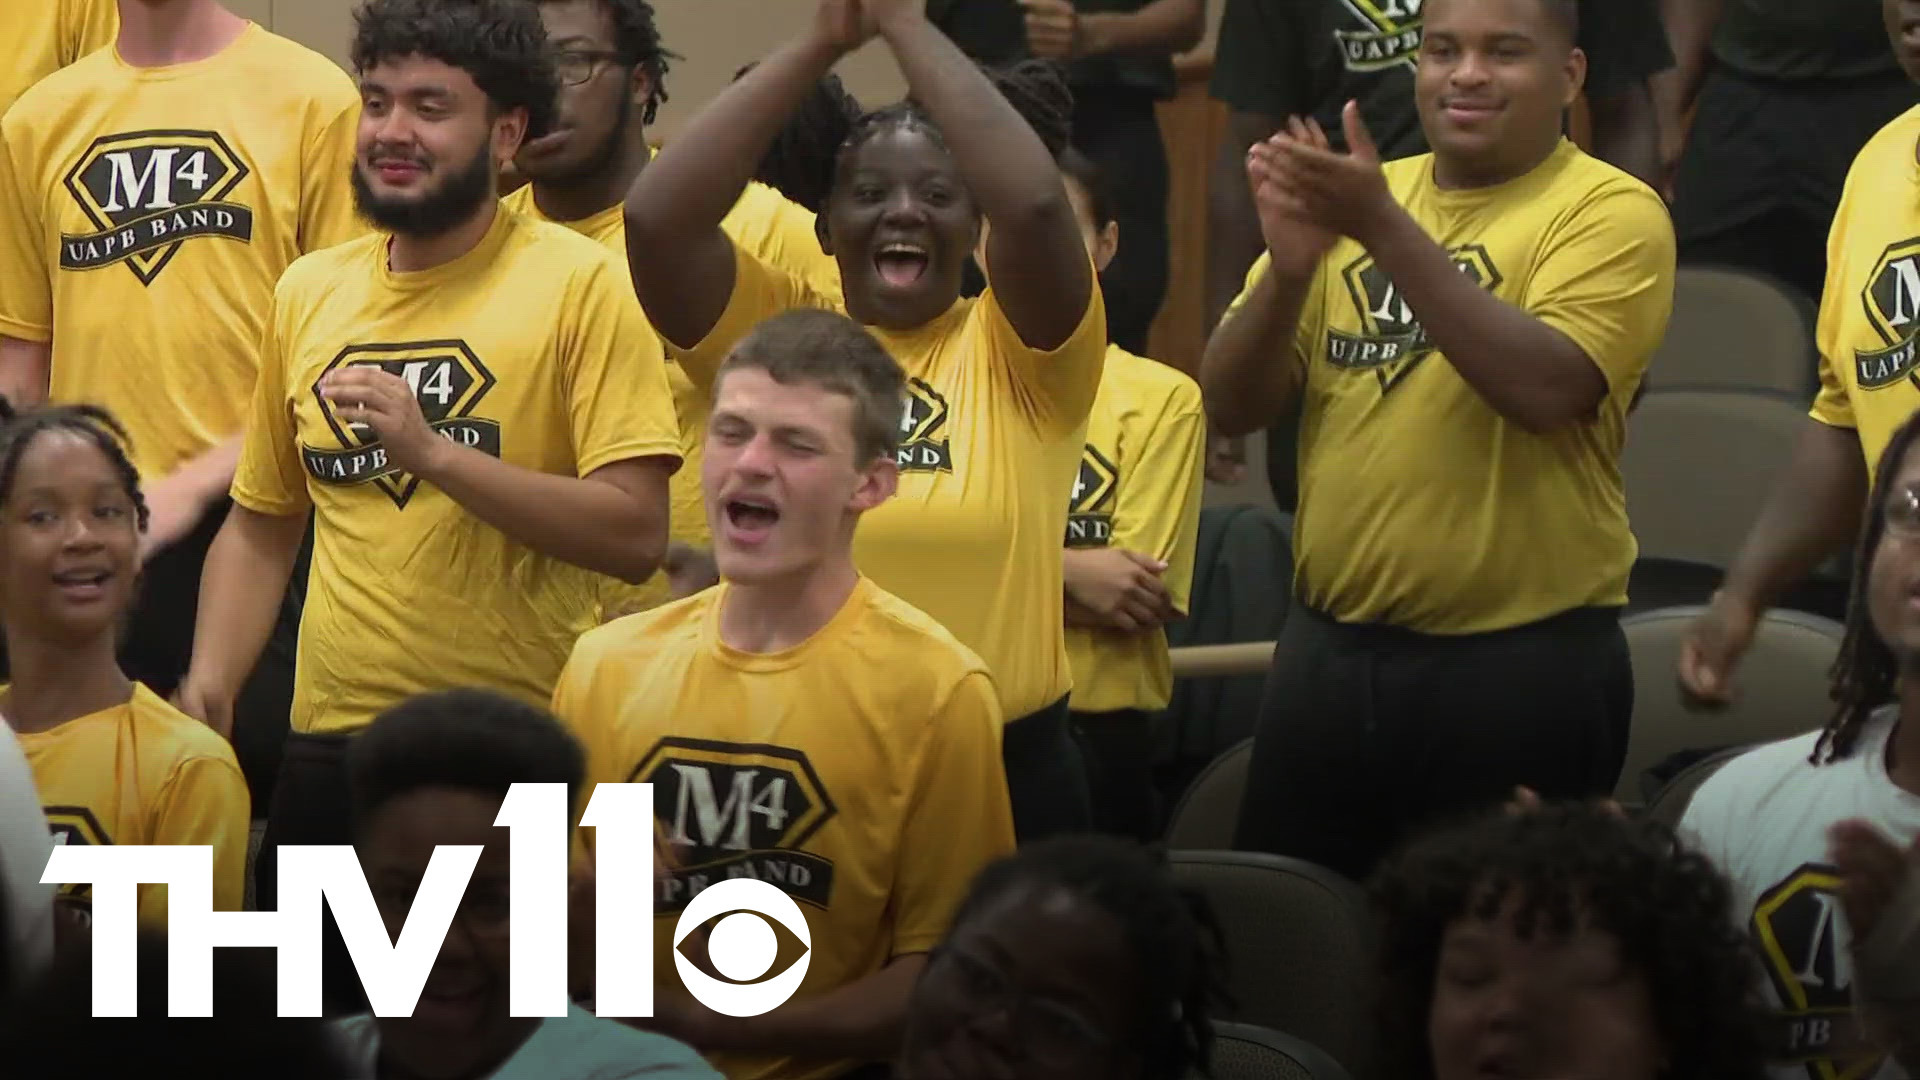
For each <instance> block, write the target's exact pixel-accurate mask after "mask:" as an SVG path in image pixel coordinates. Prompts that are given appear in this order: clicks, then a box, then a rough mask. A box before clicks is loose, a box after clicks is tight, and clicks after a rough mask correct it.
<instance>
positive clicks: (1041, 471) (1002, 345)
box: [626, 0, 1107, 839]
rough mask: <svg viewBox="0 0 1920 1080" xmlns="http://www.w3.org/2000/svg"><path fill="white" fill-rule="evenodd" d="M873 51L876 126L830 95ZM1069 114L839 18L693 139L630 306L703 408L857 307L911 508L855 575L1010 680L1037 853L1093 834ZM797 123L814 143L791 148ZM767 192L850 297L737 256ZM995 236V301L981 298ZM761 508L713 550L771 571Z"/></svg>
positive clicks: (774, 509) (785, 54)
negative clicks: (785, 338)
mask: <svg viewBox="0 0 1920 1080" xmlns="http://www.w3.org/2000/svg"><path fill="white" fill-rule="evenodd" d="M876 34H877V35H878V36H879V37H880V38H882V39H883V40H884V41H885V42H886V43H887V45H888V47H889V48H891V49H892V51H893V54H894V56H895V57H896V58H897V59H898V61H899V63H900V67H901V69H902V71H904V72H905V74H906V78H907V85H908V89H909V91H910V93H911V100H910V101H909V102H907V103H902V104H900V105H895V106H892V107H890V108H886V109H882V110H879V111H878V112H872V113H859V112H857V109H856V106H854V105H853V104H852V103H851V101H850V99H847V98H846V97H845V95H844V92H843V91H840V90H838V89H837V87H835V86H834V85H833V84H831V83H823V81H822V80H823V79H824V78H825V77H826V76H828V74H829V72H830V71H831V69H832V68H833V66H834V65H835V63H837V62H838V61H839V60H840V59H841V58H842V57H844V56H845V55H847V54H848V53H849V52H851V51H853V50H854V49H855V48H858V47H859V46H860V45H861V44H863V43H864V42H866V41H867V40H868V39H869V38H871V37H872V36H874V35H876ZM1071 115H1072V99H1071V94H1070V93H1068V91H1067V89H1066V84H1065V82H1064V80H1063V79H1062V78H1061V76H1060V73H1059V70H1058V69H1057V68H1055V67H1053V66H1051V65H1047V64H1026V65H1021V66H1019V67H1016V68H1010V69H1004V70H1002V71H999V72H996V73H993V74H991V75H989V74H987V73H983V72H982V71H981V70H980V69H979V68H978V67H977V66H975V65H974V63H973V62H972V61H970V60H968V59H967V58H966V57H965V56H963V55H962V54H961V53H960V51H959V50H958V49H957V48H956V47H955V46H954V45H953V43H952V42H951V41H949V40H947V38H946V37H945V36H944V35H943V34H941V33H940V31H939V30H937V29H936V28H934V27H933V26H932V25H931V24H930V23H928V22H927V20H926V17H925V14H924V12H923V11H922V10H921V4H920V3H918V2H915V0H820V2H819V7H818V11H817V14H816V18H815V21H814V24H813V26H812V27H811V28H810V30H809V31H808V32H807V33H806V34H804V35H801V36H800V37H798V38H796V39H795V40H793V41H791V42H789V43H787V44H786V45H784V46H782V47H781V48H780V49H779V50H778V51H776V52H775V53H773V54H772V55H771V56H769V57H768V58H767V59H766V60H764V61H762V62H761V63H760V64H758V65H756V66H755V67H754V68H753V69H752V70H751V71H749V72H747V73H746V74H745V75H744V76H743V77H741V78H740V79H739V80H737V81H736V82H734V83H733V85H731V86H730V87H728V88H727V90H726V91H725V92H724V93H722V94H721V95H720V96H719V97H717V98H715V99H714V101H713V102H712V103H711V104H709V105H708V106H707V107H706V108H705V109H704V110H703V111H702V112H701V113H700V114H699V115H698V116H696V117H695V118H694V119H693V120H691V121H690V122H689V123H688V125H687V127H686V130H685V131H684V132H683V133H682V134H681V135H680V137H678V138H676V139H674V140H673V142H671V143H669V144H668V145H667V146H666V148H665V149H663V150H662V151H661V152H660V154H659V156H658V157H656V158H655V159H654V160H653V161H652V162H651V163H650V164H649V165H648V166H647V168H646V170H645V171H644V172H643V173H641V175H640V178H639V180H638V181H637V182H635V184H634V186H633V189H632V191H631V192H630V193H629V195H628V196H627V202H626V218H627V257H628V261H629V264H630V266H631V268H632V271H633V282H634V288H635V290H636V291H637V292H638V294H639V297H640V300H641V303H642V305H643V306H644V307H645V308H646V310H647V312H648V314H649V315H650V316H651V317H652V320H653V323H654V327H655V329H656V330H658V331H659V333H660V335H661V337H662V338H663V339H664V340H665V341H666V342H667V345H668V349H669V351H670V352H672V353H673V354H674V355H675V357H676V358H677V359H678V360H679V362H680V364H681V365H682V367H683V369H684V370H685V371H686V373H687V375H688V377H689V378H691V379H692V380H693V381H694V383H695V385H696V386H698V387H701V388H702V389H706V390H708V391H709V392H710V390H711V387H712V384H713V379H714V373H715V371H716V370H717V369H718V367H719V365H720V363H721V361H722V360H724V359H725V358H726V356H727V355H728V353H729V351H730V350H731V349H732V348H733V347H734V345H735V344H736V343H737V342H739V341H740V340H741V339H742V338H743V337H745V336H746V334H747V333H748V332H749V331H750V330H752V329H753V327H754V326H756V325H757V324H759V323H760V322H761V321H763V320H765V319H767V318H769V317H771V316H773V315H776V314H778V313H780V312H781V311H783V310H786V309H789V308H796V307H824V308H830V309H838V310H844V311H845V312H846V313H847V314H848V315H850V316H851V317H852V318H853V319H855V320H856V321H858V322H859V323H861V324H862V325H864V326H865V327H866V328H867V329H868V331H870V332H871V333H872V334H873V335H874V337H875V338H876V339H878V340H879V341H880V342H881V344H882V345H883V346H885V347H886V349H887V350H888V351H889V352H890V353H891V354H892V355H893V356H894V358H895V359H897V360H898V361H899V362H900V365H901V367H902V368H904V369H905V371H906V374H907V376H908V401H907V414H906V419H905V421H904V426H903V431H902V435H903V439H902V445H901V447H900V450H899V452H898V455H897V458H898V467H899V472H900V477H899V493H898V495H897V496H896V497H895V498H893V499H892V500H891V501H890V502H888V503H887V504H885V505H883V506H881V507H879V508H878V509H876V510H873V511H871V512H870V513H868V514H867V515H866V516H865V518H864V519H863V521H862V523H861V527H860V530H859V532H858V533H857V534H856V538H855V541H854V545H855V550H854V555H855V560H856V562H857V564H858V566H859V568H860V570H861V572H862V573H863V574H865V575H867V576H868V577H871V578H872V579H873V581H874V583H875V584H877V585H878V586H880V587H881V588H882V589H885V590H886V591H888V592H891V593H893V594H894V595H896V596H899V597H900V598H902V599H904V600H906V601H907V602H908V603H910V604H912V605H913V606H915V607H917V608H919V609H921V610H922V611H924V612H926V613H927V614H928V615H931V616H933V618H934V619H936V620H937V621H939V622H940V623H941V624H942V625H944V626H945V627H946V628H947V629H948V630H949V631H951V632H952V633H953V635H954V636H955V637H957V638H958V639H959V640H960V642H961V643H962V644H964V645H966V646H968V647H969V648H971V649H972V650H973V651H974V652H976V653H978V654H979V655H980V656H981V658H982V659H984V660H985V661H986V663H987V665H988V667H989V668H990V669H991V670H992V672H993V675H994V680H995V683H996V685H997V690H998V692H999V695H1000V701H1001V705H1002V710H1003V712H1004V713H1005V714H1006V716H1007V717H1008V718H1009V719H1008V722H1007V727H1006V734H1005V740H1004V753H1005V757H1006V762H1007V779H1008V786H1009V789H1010V792H1011V794H1012V798H1013V810H1014V820H1015V825H1016V828H1017V830H1018V832H1019V835H1020V836H1021V837H1022V838H1023V839H1031V838H1035V837H1038V836H1043V835H1047V834H1050V833H1054V832H1062V831H1071V830H1075V829H1080V828H1084V827H1086V825H1087V824H1088V819H1089V816H1090V811H1089V809H1088V803H1087V789H1086V780H1085V776H1084V773H1083V771H1082V768H1081V765H1080V762H1079V760H1078V754H1077V751H1076V750H1075V748H1074V746H1073V743H1072V741H1071V738H1070V736H1069V735H1068V728H1067V693H1068V690H1069V689H1070V688H1071V685H1072V676H1071V672H1070V668H1069V664H1068V660H1067V652H1066V644H1065V634H1064V630H1063V622H1062V620H1063V603H1064V601H1063V582H1062V576H1061V565H1060V556H1059V550H1058V545H1059V538H1060V537H1061V536H1063V535H1065V530H1066V526H1067V507H1066V505H1065V495H1066V493H1067V492H1068V490H1069V489H1070V488H1071V487H1072V485H1073V481H1074V476H1075V472H1076V469H1077V468H1078V466H1079V460H1080V455H1081V450H1082V443H1083V440H1084V434H1085V429H1086V424H1087V417H1088V413H1089V411H1090V409H1091V407H1092V403H1093V398H1094V394H1095V391H1096V390H1097V388H1098V386H1099V383H1100V374H1101V369H1102V366H1103V362H1104V355H1105V352H1106V343H1107V341H1106V312H1105V305H1104V303H1103V302H1102V300H1101V296H1100V291H1099V289H1098V287H1097V284H1096V280H1095V273H1094V270H1093V265H1092V261H1091V260H1090V258H1089V257H1088V255H1087V252H1086V249H1085V247H1084V245H1083V244H1082V243H1081V239H1080V232H1079V226H1078V223H1077V221H1076V220H1075V217H1074V211H1073V205H1072V203H1071V202H1070V201H1069V200H1068V197H1067V193H1066V189H1065V187H1064V185H1063V184H1062V182H1061V178H1060V173H1059V170H1058V167H1057V166H1056V164H1055V161H1054V153H1053V150H1056V149H1058V148H1060V147H1063V146H1064V145H1065V142H1066V134H1067V129H1068V125H1069V118H1070V117H1071ZM796 117H797V118H799V119H801V120H804V121H805V125H804V126H795V127H789V126H788V124H789V120H790V119H792V118H796ZM1042 130H1044V131H1045V132H1046V133H1047V134H1046V135H1045V136H1044V137H1043V135H1042V134H1041V133H1040V132H1041V131H1042ZM1050 142H1051V143H1052V146H1051V147H1050V145H1049V144H1050ZM756 176H759V177H760V178H762V179H763V180H766V181H768V182H770V183H772V184H774V185H775V186H778V187H780V188H781V189H782V190H783V191H785V192H786V193H787V194H788V197H790V198H792V199H795V200H796V201H798V202H801V203H802V204H807V203H812V204H814V205H816V206H817V207H818V208H819V209H820V211H821V212H820V214H819V216H818V219H817V230H818V232H819V236H820V243H821V246H822V248H823V249H824V250H825V251H826V252H827V253H828V254H830V255H832V256H834V258H835V259H836V260H837V261H838V264H839V269H840V279H841V286H842V289H841V292H842V294H843V295H842V298H840V299H837V300H836V298H833V297H826V296H822V295H820V293H819V291H818V290H816V289H813V288H810V287H809V286H808V285H807V283H806V282H805V281H804V280H802V279H800V278H798V277H796V276H795V275H792V274H790V273H787V272H785V271H783V270H781V269H780V268H779V267H775V266H771V265H769V264H767V263H765V262H763V261H761V260H760V259H758V258H756V257H755V256H754V255H753V254H752V253H751V252H748V251H745V250H743V249H740V248H737V247H736V245H734V244H733V243H732V242H731V241H730V240H729V239H728V238H727V235H726V233H725V231H724V230H722V229H721V227H720V224H721V221H722V220H723V219H724V218H725V216H726V213H727V210H728V208H729V207H731V206H732V205H733V203H734V200H735V199H736V198H738V196H739V193H740V192H741V190H742V189H743V188H745V187H746V185H747V183H748V182H749V181H750V180H752V179H753V178H755V177H756ZM988 220H990V221H992V223H993V229H992V231H991V239H990V241H989V245H988V252H987V260H988V263H989V266H988V276H989V277H990V278H991V279H992V281H993V285H994V287H993V288H992V289H990V290H989V291H988V292H987V293H986V294H984V295H982V296H981V297H979V298H977V299H964V298H962V296H961V276H962V270H963V268H964V267H965V265H966V263H967V259H968V256H969V254H970V253H971V252H972V250H973V247H974V243H975V241H976V239H977V238H978V237H979V234H980V230H981V226H982V223H983V222H984V221H988ZM766 487H767V489H768V490H766V491H765V492H755V493H754V495H753V497H752V498H750V499H735V500H727V499H722V500H719V501H718V502H717V503H715V504H713V505H712V506H711V507H710V510H709V517H710V519H711V521H712V525H713V532H714V540H715V544H716V546H718V545H727V544H731V545H736V546H737V547H738V548H739V549H741V550H743V551H745V550H748V549H751V550H752V552H753V555H752V557H753V558H754V559H756V560H759V561H760V562H762V563H764V564H765V565H767V566H768V567H769V572H774V569H775V568H776V567H778V566H782V565H787V564H788V563H789V562H790V561H791V560H794V559H797V558H801V557H803V556H804V553H803V552H802V551H800V548H802V547H804V544H803V543H802V542H801V541H800V540H799V538H798V537H797V535H795V534H793V533H791V532H790V531H789V530H783V528H782V523H781V514H780V511H781V506H780V498H781V495H780V488H779V484H778V482H777V481H775V482H773V483H770V484H768V485H766ZM874 677H875V678H876V679H884V678H886V677H887V673H886V672H875V673H874Z"/></svg>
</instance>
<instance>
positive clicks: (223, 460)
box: [0, 0, 366, 805]
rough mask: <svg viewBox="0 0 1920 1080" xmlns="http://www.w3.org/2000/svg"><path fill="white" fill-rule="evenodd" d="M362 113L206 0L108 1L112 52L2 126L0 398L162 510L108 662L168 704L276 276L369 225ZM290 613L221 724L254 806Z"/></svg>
mask: <svg viewBox="0 0 1920 1080" xmlns="http://www.w3.org/2000/svg"><path fill="white" fill-rule="evenodd" d="M16 3H17V0H7V3H6V4H4V5H0V6H4V7H6V8H7V9H8V10H9V11H11V10H12V9H13V7H14V6H15V4H16ZM29 6H33V5H29ZM0 41H9V44H11V41H10V39H8V37H7V36H6V35H5V34H4V33H0ZM359 112H360V110H359V99H358V96H357V95H356V94H355V93H354V89H353V82H352V80H351V79H349V78H347V76H346V73H344V72H342V71H341V70H340V68H339V66H338V65H337V64H335V63H334V62H333V61H331V60H329V59H327V58H326V57H324V56H321V55H320V54H319V53H316V52H314V51H313V50H311V49H308V48H305V47H303V46H301V45H298V44H295V43H294V42H292V41H289V40H287V39H286V38H283V37H279V36H277V35H275V34H271V33H269V32H268V31H267V30H266V29H265V28H263V27H261V26H258V25H256V24H254V23H251V22H249V21H247V20H246V19H243V18H241V17H240V16H238V15H236V14H234V13H233V12H231V11H229V10H227V9H226V8H225V7H223V6H222V5H221V4H219V3H217V2H215V0H121V2H120V11H119V36H118V40H117V42H115V43H113V44H112V45H111V46H110V47H106V48H101V49H99V50H98V51H95V52H92V53H90V54H89V55H87V56H85V57H84V58H82V59H80V60H78V61H77V62H74V63H72V64H71V65H70V66H67V67H65V68H63V69H61V70H59V71H57V72H55V73H53V74H51V75H49V76H47V77H46V78H45V79H44V80H42V81H41V82H40V83H38V84H36V85H35V86H34V87H33V88H32V89H30V90H28V91H27V92H26V93H24V94H23V95H22V96H21V97H20V99H19V100H18V101H16V102H15V103H14V105H13V108H12V109H11V110H8V111H7V112H6V116H5V119H4V120H0V393H4V394H5V395H6V397H7V398H8V399H10V400H11V401H12V402H13V403H14V404H15V405H16V406H19V407H24V406H27V405H32V404H35V403H37V402H40V401H42V400H47V399H49V398H50V399H51V400H53V401H56V402H79V401H84V402H89V403H92V404H98V405H102V406H104V407H106V408H107V409H108V410H109V411H111V412H112V413H113V414H114V415H115V416H117V417H118V418H119V419H120V421H121V422H122V423H123V424H125V425H126V426H127V429H128V433H129V435H130V436H131V439H130V442H131V447H130V453H131V455H132V459H133V463H134V466H135V467H136V468H137V469H138V470H139V472H140V477H141V484H142V487H143V489H144V490H145V492H146V497H147V502H148V504H149V505H150V506H151V507H152V510H153V518H152V525H151V527H150V529H149V530H148V534H147V537H146V539H145V541H144V542H143V559H144V565H143V566H142V568H141V576H142V582H141V597H140V601H139V603H138V604H137V605H136V607H135V608H134V613H133V617H132V619H131V621H130V623H129V625H128V628H127V633H126V639H125V641H124V643H123V644H122V646H121V663H122V665H123V667H124V668H125V669H126V672H127V675H128V676H129V677H131V678H133V679H134V680H136V681H138V682H143V683H145V684H147V685H148V686H150V687H152V688H153V689H154V690H155V691H156V692H157V693H159V694H161V695H162V696H166V695H169V694H171V693H173V692H174V690H175V689H176V688H177V687H178V685H179V684H180V682H181V680H182V678H183V677H184V676H185V674H186V671H187V667H188V666H189V662H190V660H191V658H192V645H193V629H194V620H195V605H196V604H197V602H198V598H199V588H200V574H201V570H202V567H203V565H204V563H205V560H206V555H207V548H208V546H209V545H210V544H212V542H213V537H214V535H215V533H217V532H218V531H219V528H220V525H221V522H222V521H223V520H224V519H225V518H226V515H227V513H228V506H229V502H228V498H227V488H228V485H229V484H230V483H231V482H232V480H233V467H234V461H235V460H236V459H237V457H238V456H239V440H240V429H241V427H242V426H243V423H244V420H245V416H246V403H247V400H248V398H249V396H250V395H251V394H252V392H253V384H254V379H255V377H256V376H257V375H258V374H259V367H260V364H259V355H260V335H261V330H262V328H263V327H264V325H265V320H266V315H267V312H268V309H270V308H271V307H272V306H273V288H274V283H275V282H276V281H278V280H279V279H280V275H281V274H282V273H283V272H284V271H285V270H286V269H287V267H288V265H289V264H291V263H292V262H293V261H294V260H295V259H297V258H299V257H300V256H301V255H303V254H306V253H310V252H314V251H319V250H320V249H322V248H327V247H332V246H334V245H335V244H340V243H343V242H345V241H347V240H350V239H352V238H354V237H356V236H359V235H361V234H363V233H364V232H366V224H365V223H364V222H363V221H361V220H360V219H359V218H358V217H357V215H356V214H355V212H354V206H353V198H352V193H351V191H350V189H349V187H348V183H347V173H348V171H349V168H350V166H351V163H352V160H353V131H354V124H355V122H356V121H357V120H358V118H359ZM285 595H286V593H285V590H284V589H281V590H280V591H276V592H275V593H274V594H273V598H274V600H275V601H276V602H278V601H280V599H281V598H282V597H283V596H285ZM297 612H298V604H297V601H295V600H294V598H292V597H288V603H287V604H286V605H285V608H284V610H282V611H281V612H280V615H281V617H280V619H279V621H278V623H277V624H276V625H275V626H274V628H273V629H274V633H273V635H272V640H271V642H270V645H271V648H270V650H269V651H268V652H267V654H266V655H265V657H264V659H263V660H262V662H261V663H260V665H259V668H260V670H259V671H258V672H257V673H256V674H254V675H253V677H252V680H251V682H250V683H249V684H248V693H247V695H246V697H245V698H244V699H243V702H242V716H241V722H240V724H239V726H238V730H237V731H235V730H233V729H232V728H230V727H223V728H222V729H221V730H222V733H223V734H227V735H229V736H230V737H232V738H233V739H234V742H235V744H236V745H235V748H236V750H237V751H238V753H239V755H240V757H241V763H242V765H243V766H244V767H245V769H246V772H247V776H248V785H249V787H250V788H251V789H252V790H253V792H254V795H255V799H256V803H259V804H262V805H264V803H265V801H266V798H265V797H266V796H267V795H268V793H269V791H270V787H271V779H272V773H273V770H274V769H275V768H276V766H277V762H278V755H279V745H280V741H281V739H282V737H283V736H284V734H285V732H286V723H287V721H286V712H287V708H288V701H289V698H290V695H291V693H292V682H293V666H294V658H293V647H294V646H293V639H294V637H295V626H296V624H297ZM257 653H258V650H256V654H257ZM253 659H254V658H253V656H249V658H248V665H249V666H248V669H247V670H245V671H241V672H238V673H237V675H236V678H238V679H247V678H248V675H249V673H250V672H252V671H253Z"/></svg>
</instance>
